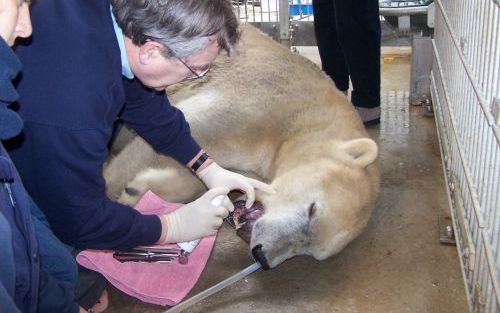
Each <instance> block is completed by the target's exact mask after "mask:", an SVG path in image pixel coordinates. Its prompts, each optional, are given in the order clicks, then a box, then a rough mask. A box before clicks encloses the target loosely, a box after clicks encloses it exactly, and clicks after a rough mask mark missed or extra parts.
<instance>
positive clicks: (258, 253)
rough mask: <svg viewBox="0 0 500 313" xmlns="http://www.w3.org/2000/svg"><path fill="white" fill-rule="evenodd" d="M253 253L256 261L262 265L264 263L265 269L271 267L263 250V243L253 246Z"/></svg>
mask: <svg viewBox="0 0 500 313" xmlns="http://www.w3.org/2000/svg"><path fill="white" fill-rule="evenodd" d="M252 255H253V258H254V259H255V261H257V262H259V263H260V265H262V268H263V269H265V270H268V269H269V268H270V267H269V263H267V259H266V257H265V256H264V252H263V251H262V245H261V244H258V245H256V246H255V247H253V248H252Z"/></svg>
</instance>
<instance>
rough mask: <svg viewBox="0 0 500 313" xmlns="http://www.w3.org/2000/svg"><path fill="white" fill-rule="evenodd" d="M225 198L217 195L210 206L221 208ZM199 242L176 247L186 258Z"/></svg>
mask: <svg viewBox="0 0 500 313" xmlns="http://www.w3.org/2000/svg"><path fill="white" fill-rule="evenodd" d="M225 197H226V196H225V195H219V196H217V197H215V198H213V199H212V201H210V204H212V205H213V206H221V205H223V204H224V198H225ZM200 240H201V239H194V240H191V241H185V242H178V243H177V245H178V246H179V247H181V248H182V250H183V253H182V254H183V255H184V256H186V257H187V256H188V255H189V254H190V253H191V252H193V250H194V249H195V248H196V247H197V246H198V244H199V243H200Z"/></svg>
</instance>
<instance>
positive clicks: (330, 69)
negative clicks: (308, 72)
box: [313, 0, 349, 92]
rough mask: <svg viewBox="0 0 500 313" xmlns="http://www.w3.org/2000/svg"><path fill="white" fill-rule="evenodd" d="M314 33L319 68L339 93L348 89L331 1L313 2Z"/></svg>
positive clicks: (346, 74) (317, 0) (347, 78)
mask: <svg viewBox="0 0 500 313" xmlns="http://www.w3.org/2000/svg"><path fill="white" fill-rule="evenodd" d="M313 13H314V31H315V33H316V42H317V44H318V51H319V56H320V58H321V67H322V69H323V71H325V73H326V74H328V76H330V77H331V79H332V80H333V82H334V83H335V86H337V88H338V89H339V90H341V91H344V92H347V89H349V75H348V71H347V66H346V60H345V57H344V53H343V52H342V49H341V47H340V45H339V42H338V40H337V27H336V25H335V12H334V6H333V0H313Z"/></svg>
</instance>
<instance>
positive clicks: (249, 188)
mask: <svg viewBox="0 0 500 313" xmlns="http://www.w3.org/2000/svg"><path fill="white" fill-rule="evenodd" d="M198 177H199V178H200V179H201V180H202V181H203V182H204V183H205V185H206V186H207V187H208V188H215V187H226V188H229V190H235V189H238V190H241V191H243V192H244V193H246V196H247V201H246V203H245V207H246V208H247V209H248V208H250V207H251V206H252V205H253V203H254V201H255V189H259V190H262V191H264V192H266V193H270V194H273V193H275V191H274V189H273V188H272V187H271V186H269V185H268V184H265V183H263V182H261V181H258V180H256V179H252V178H249V177H246V176H243V175H241V174H238V173H234V172H231V171H228V170H226V169H224V168H222V167H220V166H219V165H218V164H217V163H215V162H213V163H211V164H210V165H209V166H207V167H206V168H205V169H203V170H202V171H201V172H200V173H199V174H198Z"/></svg>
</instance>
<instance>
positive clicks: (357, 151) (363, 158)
mask: <svg viewBox="0 0 500 313" xmlns="http://www.w3.org/2000/svg"><path fill="white" fill-rule="evenodd" d="M340 147H341V149H343V150H344V151H345V152H346V153H347V154H348V155H349V156H350V157H351V158H352V162H353V163H354V164H355V165H358V166H361V167H366V166H368V165H370V164H372V163H373V162H374V161H375V159H376V158H377V154H378V147H377V144H376V143H375V141H373V140H371V139H369V138H358V139H354V140H350V141H347V142H344V143H342V144H341V145H340Z"/></svg>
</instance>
